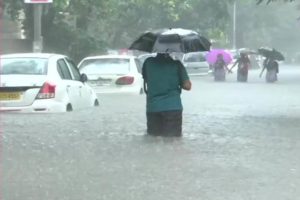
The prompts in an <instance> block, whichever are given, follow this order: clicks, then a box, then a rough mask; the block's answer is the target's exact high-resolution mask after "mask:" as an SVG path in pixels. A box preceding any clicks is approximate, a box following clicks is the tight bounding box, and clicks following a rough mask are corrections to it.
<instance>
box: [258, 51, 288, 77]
mask: <svg viewBox="0 0 300 200" xmlns="http://www.w3.org/2000/svg"><path fill="white" fill-rule="evenodd" d="M258 53H259V54H261V55H262V56H264V57H266V59H265V60H264V63H263V68H262V71H261V73H260V75H259V77H261V76H262V74H263V72H264V70H265V69H266V70H267V73H266V82H268V83H273V82H275V81H277V80H278V76H277V74H278V73H279V64H278V62H277V61H282V60H284V56H283V54H282V53H281V52H279V51H277V50H276V49H274V48H272V49H271V48H266V47H261V48H259V49H258Z"/></svg>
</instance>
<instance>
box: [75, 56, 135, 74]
mask: <svg viewBox="0 0 300 200" xmlns="http://www.w3.org/2000/svg"><path fill="white" fill-rule="evenodd" d="M129 63H130V62H129V59H126V58H101V59H88V60H85V61H83V62H82V63H81V65H80V66H79V69H80V71H81V73H85V74H87V75H89V74H127V73H128V72H129V70H130V65H129Z"/></svg>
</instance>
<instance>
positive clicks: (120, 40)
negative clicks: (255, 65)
mask: <svg viewBox="0 0 300 200" xmlns="http://www.w3.org/2000/svg"><path fill="white" fill-rule="evenodd" d="M258 1H259V0H258ZM258 1H256V0H237V2H239V4H244V6H243V7H239V9H238V13H239V14H238V31H239V32H238V33H239V34H238V36H239V39H238V42H239V44H240V45H242V46H243V45H250V46H255V45H258V44H267V43H268V44H270V43H271V42H272V41H271V39H269V38H268V35H269V34H270V33H276V34H277V33H280V28H282V27H280V28H276V26H278V24H274V22H275V21H276V20H278V21H279V22H280V23H287V22H284V20H283V19H282V18H281V17H279V16H277V15H276V12H274V11H275V10H276V9H275V8H274V7H272V8H270V9H271V10H269V8H268V9H267V8H266V6H264V4H262V5H260V6H257V5H256V2H258ZM267 1H268V0H265V1H264V2H267ZM278 1H279V0H278ZM283 1H284V0H282V2H283ZM233 2H234V0H54V3H53V4H52V5H44V12H43V13H44V15H43V31H42V32H43V37H44V41H45V45H44V46H45V51H50V50H51V51H55V52H60V53H66V54H69V55H72V56H73V57H74V58H76V59H77V60H78V59H80V58H82V57H84V56H86V55H90V54H95V53H99V52H102V51H104V50H105V49H106V48H110V49H111V48H126V47H128V46H129V45H130V43H131V42H132V41H133V40H134V39H135V38H136V37H138V36H139V35H140V34H141V33H142V32H144V31H146V30H150V29H160V28H173V27H181V28H187V29H193V30H196V31H198V32H200V33H201V34H203V35H204V36H207V37H208V38H210V39H213V40H215V41H217V42H218V45H220V46H228V45H229V43H230V39H231V35H232V33H231V30H232V5H233ZM272 5H273V4H272ZM274 5H275V4H274ZM276 5H278V4H276ZM270 6H271V5H269V6H268V7H270ZM5 7H6V9H7V11H8V12H9V13H10V15H11V16H12V17H13V19H17V18H18V16H19V14H20V12H21V11H23V12H25V15H26V18H25V20H24V21H23V26H24V28H25V30H26V35H27V36H28V38H32V30H33V16H32V13H33V12H32V5H27V6H26V5H25V4H24V3H23V0H5ZM277 7H279V6H277ZM247 9H251V12H249V11H248V10H247ZM272 9H273V10H272ZM265 10H268V11H267V12H265ZM287 13H289V12H288V11H287ZM286 16H287V18H292V17H294V16H291V15H286ZM266 18H268V19H271V20H266ZM277 18H278V19H277ZM296 18H297V17H296ZM272 19H276V20H272ZM245 30H247V31H245ZM283 30H285V31H287V30H288V29H286V28H283ZM276 31H277V32H276ZM288 31H290V30H288ZM245 38H246V39H245ZM248 38H251V39H248Z"/></svg>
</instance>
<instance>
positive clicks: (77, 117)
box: [1, 66, 300, 200]
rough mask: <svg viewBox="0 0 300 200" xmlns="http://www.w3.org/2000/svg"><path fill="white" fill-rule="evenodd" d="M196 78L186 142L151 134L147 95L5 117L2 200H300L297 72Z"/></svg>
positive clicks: (187, 104)
mask: <svg viewBox="0 0 300 200" xmlns="http://www.w3.org/2000/svg"><path fill="white" fill-rule="evenodd" d="M258 74H259V71H258V70H252V71H250V77H249V82H248V83H237V82H236V81H235V79H236V77H235V76H236V74H231V75H229V76H228V79H227V81H226V82H224V83H215V82H213V81H212V77H209V76H206V77H192V81H193V90H192V91H191V92H183V94H182V97H183V105H184V113H183V117H184V119H183V121H184V122H183V137H182V138H161V137H151V136H146V135H145V130H146V126H145V124H146V119H145V96H144V95H139V96H135V95H117V94H110V95H100V96H99V98H100V100H101V105H100V107H98V108H91V109H88V110H81V111H76V112H71V113H63V114H8V113H6V114H2V115H1V127H2V167H1V174H2V199H4V200H20V199H22V200H41V199H49V200H50V199H51V200H54V199H59V200H83V199H84V200H98V199H99V200H134V199H136V200H158V199H164V200H169V199H170V200H183V199H184V200H199V199H205V200H267V199H272V200H295V199H298V198H299V196H300V190H299V185H300V157H299V156H298V154H299V152H300V143H299V140H300V92H299V87H300V66H298V67H297V66H282V67H281V68H280V74H279V82H277V83H275V84H267V83H265V81H264V79H263V78H262V79H259V78H258Z"/></svg>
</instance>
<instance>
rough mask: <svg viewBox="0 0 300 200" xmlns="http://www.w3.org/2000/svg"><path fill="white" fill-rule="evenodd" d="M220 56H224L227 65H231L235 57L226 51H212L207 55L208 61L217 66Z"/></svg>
mask: <svg viewBox="0 0 300 200" xmlns="http://www.w3.org/2000/svg"><path fill="white" fill-rule="evenodd" d="M219 54H222V56H223V59H224V61H225V63H226V64H229V63H231V61H232V60H233V56H232V54H231V53H230V52H229V51H226V50H224V49H212V50H211V51H210V52H208V53H207V54H206V61H207V62H208V63H209V64H211V65H213V64H215V62H216V60H217V57H218V55H219Z"/></svg>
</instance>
